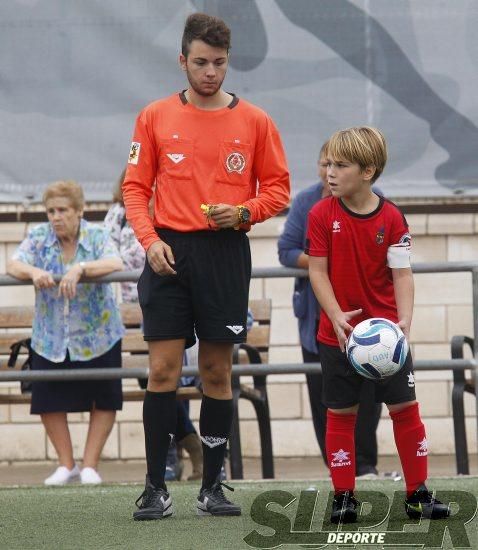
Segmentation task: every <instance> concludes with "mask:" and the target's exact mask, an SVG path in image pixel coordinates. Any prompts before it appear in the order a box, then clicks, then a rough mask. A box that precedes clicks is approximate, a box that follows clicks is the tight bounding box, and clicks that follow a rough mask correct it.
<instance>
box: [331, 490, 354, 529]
mask: <svg viewBox="0 0 478 550" xmlns="http://www.w3.org/2000/svg"><path fill="white" fill-rule="evenodd" d="M358 505H359V502H358V500H357V499H356V498H355V497H354V493H353V491H345V493H339V494H338V495H335V496H334V502H333V503H332V514H331V515H330V521H331V522H332V523H355V522H356V521H357V506H358Z"/></svg>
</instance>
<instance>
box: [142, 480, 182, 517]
mask: <svg viewBox="0 0 478 550" xmlns="http://www.w3.org/2000/svg"><path fill="white" fill-rule="evenodd" d="M140 500H141V503H140V504H138V502H139V501H140ZM135 504H136V506H137V507H138V510H136V511H135V512H133V519H134V520H136V521H143V520H149V519H163V518H166V517H168V516H170V515H172V513H173V502H172V500H171V497H170V496H169V493H168V492H167V491H166V490H165V489H156V487H155V486H154V485H153V484H152V483H151V481H150V479H149V476H148V475H147V476H146V484H145V487H144V491H143V492H142V493H141V495H140V496H139V498H138V500H137V501H136V502H135Z"/></svg>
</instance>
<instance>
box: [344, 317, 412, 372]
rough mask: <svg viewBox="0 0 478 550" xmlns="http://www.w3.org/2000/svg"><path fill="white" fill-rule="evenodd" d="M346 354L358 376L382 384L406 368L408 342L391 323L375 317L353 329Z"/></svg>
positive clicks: (398, 328)
mask: <svg viewBox="0 0 478 550" xmlns="http://www.w3.org/2000/svg"><path fill="white" fill-rule="evenodd" d="M345 351H346V354H347V359H348V360H349V362H350V364H351V365H352V367H353V368H354V369H355V370H356V372H357V373H358V374H360V375H362V376H365V378H370V379H371V380H381V379H382V378H386V377H388V376H392V375H394V374H395V373H397V372H398V371H399V370H400V369H401V368H402V367H403V365H404V364H405V359H406V358H407V354H408V342H407V340H406V338H405V335H404V334H403V332H402V330H401V329H400V327H399V326H398V325H396V324H395V323H392V321H389V320H388V319H382V318H380V317H373V318H372V319H366V320H365V321H362V322H361V323H359V324H358V325H357V326H356V327H355V328H354V329H353V331H352V332H351V333H350V336H349V338H348V340H347V344H346V350H345Z"/></svg>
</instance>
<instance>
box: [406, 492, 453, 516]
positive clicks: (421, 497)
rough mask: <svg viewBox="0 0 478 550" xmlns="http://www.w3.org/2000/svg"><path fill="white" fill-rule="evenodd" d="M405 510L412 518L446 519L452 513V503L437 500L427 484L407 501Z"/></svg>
mask: <svg viewBox="0 0 478 550" xmlns="http://www.w3.org/2000/svg"><path fill="white" fill-rule="evenodd" d="M405 512H406V513H407V515H408V517H409V518H411V519H420V518H424V519H444V518H447V517H449V515H450V505H449V504H443V502H440V501H439V500H437V499H436V498H435V497H434V496H433V493H432V492H431V491H429V490H428V489H427V488H426V486H425V485H420V487H418V489H417V490H416V491H415V492H414V493H413V494H412V495H411V496H409V497H408V498H407V500H406V501H405Z"/></svg>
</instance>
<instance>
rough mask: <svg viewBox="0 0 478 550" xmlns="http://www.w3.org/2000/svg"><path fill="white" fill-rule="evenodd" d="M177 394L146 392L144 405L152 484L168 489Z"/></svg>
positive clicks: (147, 455) (145, 432)
mask: <svg viewBox="0 0 478 550" xmlns="http://www.w3.org/2000/svg"><path fill="white" fill-rule="evenodd" d="M176 411H177V409H176V392H175V391H168V392H151V391H146V394H145V396H144V403H143V426H144V442H145V445H146V462H147V466H148V475H149V479H150V481H151V483H152V484H153V485H154V486H155V487H156V488H158V489H159V488H163V489H165V488H166V485H165V483H164V472H165V469H166V456H167V454H168V449H169V444H170V443H171V439H172V435H173V434H174V433H175V432H176V416H177V412H176Z"/></svg>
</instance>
